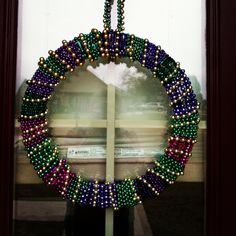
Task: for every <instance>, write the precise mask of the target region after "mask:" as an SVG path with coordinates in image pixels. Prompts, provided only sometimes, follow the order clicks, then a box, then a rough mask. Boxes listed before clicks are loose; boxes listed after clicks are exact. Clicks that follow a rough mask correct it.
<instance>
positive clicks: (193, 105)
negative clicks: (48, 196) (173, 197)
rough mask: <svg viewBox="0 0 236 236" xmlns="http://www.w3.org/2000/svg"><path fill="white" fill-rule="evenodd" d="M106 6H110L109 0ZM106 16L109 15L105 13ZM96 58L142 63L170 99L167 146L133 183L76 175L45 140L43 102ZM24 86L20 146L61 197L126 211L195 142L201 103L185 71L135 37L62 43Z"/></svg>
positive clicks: (161, 185) (115, 34) (157, 186)
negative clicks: (150, 166) (70, 74)
mask: <svg viewBox="0 0 236 236" xmlns="http://www.w3.org/2000/svg"><path fill="white" fill-rule="evenodd" d="M106 4H107V6H108V7H109V4H110V1H106ZM120 4H123V1H120ZM106 14H107V15H108V17H109V14H110V13H109V11H108V12H107V13H106ZM105 24H106V26H107V28H109V21H108V22H107V21H106V20H105ZM120 24H121V23H120ZM121 25H122V24H121ZM99 57H105V58H107V59H108V60H112V59H114V58H117V57H122V58H123V57H128V58H130V60H131V61H138V62H140V64H141V65H142V66H144V67H145V68H147V69H149V70H150V71H151V72H152V73H153V76H154V77H157V78H158V79H159V80H160V82H161V84H162V85H163V87H164V88H165V90H166V93H167V95H168V96H169V99H170V106H171V107H172V114H171V117H170V133H171V136H170V138H169V139H168V145H167V147H166V148H165V149H164V153H163V155H161V157H160V158H159V159H158V160H156V161H155V163H154V164H153V167H152V168H150V169H148V170H147V171H146V173H145V174H144V175H142V176H137V177H136V178H134V179H125V180H115V181H114V182H112V183H108V182H105V181H97V180H89V179H85V178H83V177H81V176H76V174H75V173H73V172H72V171H71V170H70V166H69V165H68V163H67V161H66V160H63V159H60V153H59V151H58V149H57V147H56V146H55V145H53V143H52V142H51V140H50V138H49V137H48V128H47V124H48V123H47V120H46V115H47V102H48V100H49V99H50V98H51V95H52V94H53V92H54V89H55V87H56V86H57V85H58V84H59V83H60V81H61V80H64V79H66V72H71V71H73V70H74V69H75V68H76V67H77V66H81V65H83V64H84V62H85V60H89V61H90V62H93V61H95V60H97V59H98V58H99ZM27 84H28V87H27V89H26V92H25V95H24V97H23V99H22V100H23V103H22V107H21V116H20V118H19V121H20V127H21V130H22V136H23V142H24V145H25V148H26V150H27V152H28V157H29V159H30V162H31V163H32V164H33V165H34V169H35V170H36V171H37V173H38V175H39V177H40V178H42V179H43V181H44V182H45V183H46V184H48V185H51V186H53V187H54V188H55V189H56V190H57V191H58V192H60V193H61V195H62V196H63V198H65V199H69V200H71V201H72V202H74V203H77V204H80V205H90V206H94V207H100V208H108V207H113V208H114V209H119V208H121V207H130V206H134V205H136V204H138V203H141V202H142V201H144V200H145V199H147V198H152V197H155V196H157V195H159V194H160V193H161V192H162V191H163V190H164V189H165V188H166V187H167V186H168V185H169V184H172V183H174V181H175V180H176V178H177V177H178V176H179V175H182V174H183V173H184V167H185V164H186V163H187V161H188V159H189V157H190V156H191V152H192V148H193V145H194V144H195V143H196V138H197V130H198V123H199V114H198V109H199V104H198V102H197V100H196V95H195V94H194V91H193V89H192V86H191V83H190V80H189V78H188V77H187V75H186V74H185V71H184V70H183V69H181V68H180V65H179V63H177V62H175V61H174V60H173V59H172V58H171V57H170V56H169V55H168V54H166V52H165V51H164V50H162V49H161V47H160V46H156V45H154V44H153V43H151V42H149V41H148V40H147V39H141V38H138V37H136V36H135V35H130V34H125V33H123V32H119V31H113V30H109V29H105V30H104V31H103V32H99V31H98V30H96V29H92V30H91V32H90V33H89V34H80V35H79V37H75V38H74V39H73V40H71V41H69V42H67V41H65V40H63V42H62V46H61V47H59V48H58V49H57V50H55V51H52V50H50V51H49V56H48V58H46V59H44V58H40V61H39V68H38V69H37V70H36V72H35V74H34V75H33V77H32V79H31V80H29V81H27Z"/></svg>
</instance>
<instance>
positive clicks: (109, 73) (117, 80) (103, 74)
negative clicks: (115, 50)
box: [88, 62, 147, 90]
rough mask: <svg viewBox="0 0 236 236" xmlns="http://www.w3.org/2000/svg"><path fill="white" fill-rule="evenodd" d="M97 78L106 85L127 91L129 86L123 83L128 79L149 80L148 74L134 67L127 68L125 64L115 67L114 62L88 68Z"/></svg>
mask: <svg viewBox="0 0 236 236" xmlns="http://www.w3.org/2000/svg"><path fill="white" fill-rule="evenodd" d="M88 70H89V71H90V72H92V73H93V74H94V75H96V77H98V78H99V79H101V80H102V81H103V82H104V83H106V84H113V85H114V86H116V87H118V88H120V89H123V90H126V89H127V84H126V83H123V82H124V79H126V78H147V76H146V74H144V73H143V72H139V71H138V69H137V68H136V67H134V66H131V67H130V68H128V67H127V65H126V64H125V63H121V64H118V65H115V64H114V63H113V62H111V63H109V64H105V65H104V64H99V66H98V67H96V68H93V67H92V66H89V67H88Z"/></svg>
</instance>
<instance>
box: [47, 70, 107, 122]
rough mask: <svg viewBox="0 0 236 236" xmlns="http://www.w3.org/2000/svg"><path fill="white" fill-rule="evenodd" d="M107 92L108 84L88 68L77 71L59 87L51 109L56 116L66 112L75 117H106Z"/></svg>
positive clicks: (50, 106)
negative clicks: (87, 69)
mask: <svg viewBox="0 0 236 236" xmlns="http://www.w3.org/2000/svg"><path fill="white" fill-rule="evenodd" d="M106 94H107V85H106V84H105V83H104V82H103V81H101V80H99V79H98V78H97V77H96V76H95V75H93V74H92V73H89V72H88V71H86V70H81V71H78V72H77V71H76V72H75V73H73V74H72V75H71V76H70V78H68V79H67V80H66V81H64V82H63V84H62V86H60V87H58V88H57V92H56V93H55V95H54V97H53V98H52V101H51V103H50V104H49V110H50V111H52V114H53V117H54V118H57V117H58V115H59V114H64V115H67V116H68V117H74V118H92V119H104V118H105V116H106V105H105V104H106ZM58 118H59V117H58ZM64 118H65V117H64Z"/></svg>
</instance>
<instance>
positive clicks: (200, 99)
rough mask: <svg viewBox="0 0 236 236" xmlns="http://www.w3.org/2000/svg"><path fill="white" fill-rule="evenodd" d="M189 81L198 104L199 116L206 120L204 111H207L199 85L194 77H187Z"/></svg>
mask: <svg viewBox="0 0 236 236" xmlns="http://www.w3.org/2000/svg"><path fill="white" fill-rule="evenodd" d="M189 79H190V81H191V84H192V87H193V90H194V93H195V94H196V96H197V100H198V102H200V112H199V113H200V116H201V119H202V120H206V111H207V101H206V99H204V98H203V95H202V92H201V85H200V83H199V81H198V79H197V77H196V76H195V75H192V76H189Z"/></svg>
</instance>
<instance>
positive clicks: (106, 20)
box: [103, 0, 125, 32]
mask: <svg viewBox="0 0 236 236" xmlns="http://www.w3.org/2000/svg"><path fill="white" fill-rule="evenodd" d="M124 2H125V0H117V28H116V31H118V32H122V31H124V30H125V28H124ZM113 4H114V0H105V5H104V14H103V24H104V25H103V27H104V30H111V9H112V5H113Z"/></svg>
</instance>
